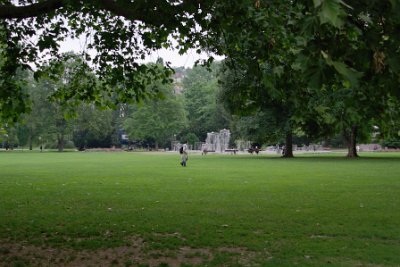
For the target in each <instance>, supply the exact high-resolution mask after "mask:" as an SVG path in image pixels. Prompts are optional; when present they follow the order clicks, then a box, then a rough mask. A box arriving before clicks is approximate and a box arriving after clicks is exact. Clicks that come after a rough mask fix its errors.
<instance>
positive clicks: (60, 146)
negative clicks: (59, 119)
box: [57, 134, 64, 152]
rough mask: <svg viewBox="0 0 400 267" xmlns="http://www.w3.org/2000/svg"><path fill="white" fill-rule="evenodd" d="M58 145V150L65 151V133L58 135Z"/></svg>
mask: <svg viewBox="0 0 400 267" xmlns="http://www.w3.org/2000/svg"><path fill="white" fill-rule="evenodd" d="M57 146H58V152H63V151H64V134H58V135H57Z"/></svg>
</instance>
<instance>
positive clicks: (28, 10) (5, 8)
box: [0, 0, 65, 19]
mask: <svg viewBox="0 0 400 267" xmlns="http://www.w3.org/2000/svg"><path fill="white" fill-rule="evenodd" d="M64 5H65V2H64V1H63V0H48V1H43V2H39V3H35V4H31V5H29V6H14V5H10V4H5V5H4V4H3V5H0V19H26V18H31V17H37V16H40V15H43V14H47V13H49V12H52V11H55V10H57V9H59V8H61V7H63V6H64Z"/></svg>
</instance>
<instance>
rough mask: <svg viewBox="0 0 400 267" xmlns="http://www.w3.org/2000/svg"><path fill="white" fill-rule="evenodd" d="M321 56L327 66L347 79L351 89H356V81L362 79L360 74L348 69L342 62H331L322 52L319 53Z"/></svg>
mask: <svg viewBox="0 0 400 267" xmlns="http://www.w3.org/2000/svg"><path fill="white" fill-rule="evenodd" d="M321 54H322V56H323V58H324V59H325V61H326V63H327V64H328V65H329V66H332V67H334V68H335V70H336V71H337V72H338V73H339V74H341V75H342V76H343V77H344V78H345V79H347V80H348V81H349V82H350V84H351V85H352V86H353V87H358V84H359V82H358V81H359V79H360V78H361V77H362V73H361V72H358V71H356V70H355V69H353V68H350V67H349V66H347V65H346V64H345V63H343V62H340V61H334V60H332V59H331V57H330V56H329V55H328V54H327V53H325V52H324V51H321Z"/></svg>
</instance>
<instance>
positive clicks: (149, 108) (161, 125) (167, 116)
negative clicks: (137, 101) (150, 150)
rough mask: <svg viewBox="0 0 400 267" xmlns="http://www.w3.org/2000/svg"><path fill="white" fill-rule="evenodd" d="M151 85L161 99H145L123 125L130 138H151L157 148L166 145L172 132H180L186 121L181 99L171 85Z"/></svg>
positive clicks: (170, 138)
mask: <svg viewBox="0 0 400 267" xmlns="http://www.w3.org/2000/svg"><path fill="white" fill-rule="evenodd" d="M151 86H154V87H157V90H159V91H161V92H162V93H163V95H164V97H163V99H147V100H145V101H144V102H143V103H142V105H140V106H137V109H135V110H134V111H133V112H132V114H130V115H129V116H128V118H127V119H126V120H125V123H124V125H125V130H126V132H127V134H128V135H129V139H130V140H136V141H138V140H142V141H144V140H146V139H152V140H153V141H154V143H155V148H156V149H158V146H159V145H160V144H162V145H166V144H167V143H168V142H169V141H171V140H172V138H173V136H174V134H178V133H180V132H181V131H182V130H183V129H184V128H185V127H186V126H187V121H186V114H185V110H184V107H183V103H182V100H181V99H180V98H179V97H178V96H177V95H174V94H173V89H172V86H171V85H162V84H160V83H157V84H153V85H151Z"/></svg>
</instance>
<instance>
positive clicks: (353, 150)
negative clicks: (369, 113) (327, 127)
mask: <svg viewBox="0 0 400 267" xmlns="http://www.w3.org/2000/svg"><path fill="white" fill-rule="evenodd" d="M347 148H348V152H347V157H348V158H357V157H358V154H357V126H355V125H353V126H352V127H351V132H350V134H349V136H348V138H347Z"/></svg>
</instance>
